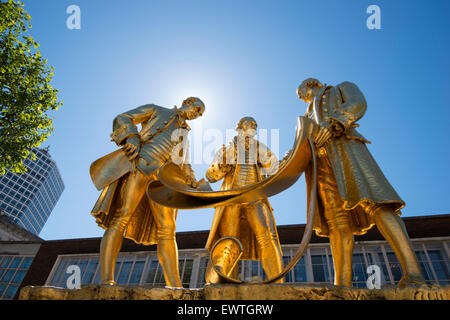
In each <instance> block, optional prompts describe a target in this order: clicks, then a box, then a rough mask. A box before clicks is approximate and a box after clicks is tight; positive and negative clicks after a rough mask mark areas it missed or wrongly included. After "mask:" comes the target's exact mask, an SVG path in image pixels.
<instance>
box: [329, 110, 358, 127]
mask: <svg viewBox="0 0 450 320" xmlns="http://www.w3.org/2000/svg"><path fill="white" fill-rule="evenodd" d="M330 119H333V120H336V121H337V122H339V123H340V124H342V126H343V127H344V129H345V131H347V130H349V129H351V128H353V125H354V123H355V122H356V117H355V115H354V114H353V113H352V112H349V111H347V110H340V111H339V112H338V113H336V114H334V115H333V116H331V117H330Z"/></svg>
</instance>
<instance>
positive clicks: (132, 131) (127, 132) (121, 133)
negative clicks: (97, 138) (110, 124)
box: [111, 124, 139, 146]
mask: <svg viewBox="0 0 450 320" xmlns="http://www.w3.org/2000/svg"><path fill="white" fill-rule="evenodd" d="M137 135H139V133H138V132H137V129H136V127H135V126H134V125H133V124H124V125H122V126H120V127H119V128H117V129H116V130H114V131H113V133H111V141H114V142H115V143H116V144H117V145H118V146H121V145H123V144H125V141H126V139H128V138H130V137H132V136H137Z"/></svg>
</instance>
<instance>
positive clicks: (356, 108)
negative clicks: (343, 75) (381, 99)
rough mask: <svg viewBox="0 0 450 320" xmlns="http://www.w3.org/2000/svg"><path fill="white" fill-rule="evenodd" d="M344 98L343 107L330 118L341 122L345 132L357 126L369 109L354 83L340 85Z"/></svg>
mask: <svg viewBox="0 0 450 320" xmlns="http://www.w3.org/2000/svg"><path fill="white" fill-rule="evenodd" d="M338 89H339V91H340V94H341V97H342V102H343V103H342V105H341V106H340V107H339V109H338V111H337V113H336V114H334V115H332V116H331V117H330V118H331V119H333V120H336V121H337V122H339V123H340V124H341V125H342V126H343V127H344V130H347V129H350V128H352V127H354V126H355V123H356V122H357V121H358V120H359V119H361V117H362V116H363V115H364V113H365V112H366V109H367V102H366V99H365V98H364V95H363V93H362V92H361V90H359V88H358V86H356V85H355V84H354V83H352V82H348V81H345V82H342V83H341V84H339V85H338Z"/></svg>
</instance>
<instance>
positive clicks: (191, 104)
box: [180, 97, 205, 120]
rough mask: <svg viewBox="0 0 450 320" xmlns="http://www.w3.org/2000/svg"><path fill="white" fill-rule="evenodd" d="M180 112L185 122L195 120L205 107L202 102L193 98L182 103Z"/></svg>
mask: <svg viewBox="0 0 450 320" xmlns="http://www.w3.org/2000/svg"><path fill="white" fill-rule="evenodd" d="M180 111H181V113H182V114H183V116H184V118H185V119H187V120H193V119H197V118H198V117H201V116H202V114H203V112H205V105H204V104H203V102H202V100H200V99H199V98H195V97H189V98H187V99H185V100H184V101H183V103H182V104H181V107H180Z"/></svg>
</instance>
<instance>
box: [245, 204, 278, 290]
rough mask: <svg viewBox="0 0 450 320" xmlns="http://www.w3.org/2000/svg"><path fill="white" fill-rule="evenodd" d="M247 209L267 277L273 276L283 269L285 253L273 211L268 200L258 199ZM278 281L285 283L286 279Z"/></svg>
mask: <svg viewBox="0 0 450 320" xmlns="http://www.w3.org/2000/svg"><path fill="white" fill-rule="evenodd" d="M246 210H247V220H248V222H249V224H250V227H251V228H252V230H253V232H254V233H255V236H256V241H257V243H258V246H259V247H260V249H261V264H262V267H263V269H264V272H265V273H266V275H267V278H268V279H270V278H273V277H275V276H277V275H278V274H280V273H281V271H282V270H283V254H282V252H281V245H280V241H279V239H278V235H277V232H276V229H275V228H276V226H275V222H274V220H273V219H272V213H271V211H270V208H269V206H268V205H267V203H266V201H258V202H256V203H255V204H254V205H253V206H251V207H247V208H246ZM276 282H277V283H283V282H284V280H283V279H280V280H278V281H276Z"/></svg>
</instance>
